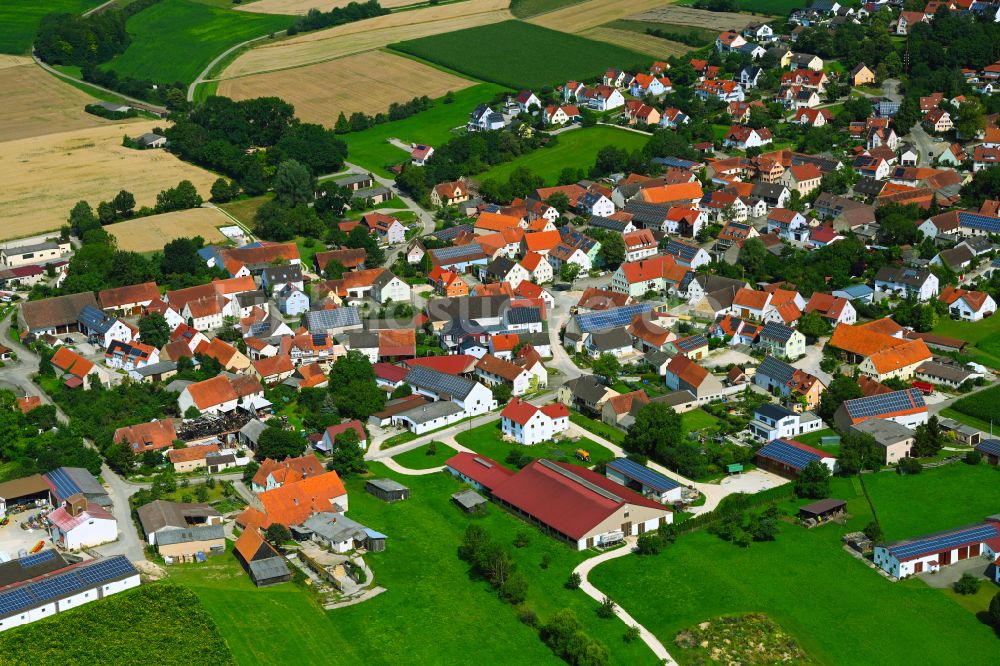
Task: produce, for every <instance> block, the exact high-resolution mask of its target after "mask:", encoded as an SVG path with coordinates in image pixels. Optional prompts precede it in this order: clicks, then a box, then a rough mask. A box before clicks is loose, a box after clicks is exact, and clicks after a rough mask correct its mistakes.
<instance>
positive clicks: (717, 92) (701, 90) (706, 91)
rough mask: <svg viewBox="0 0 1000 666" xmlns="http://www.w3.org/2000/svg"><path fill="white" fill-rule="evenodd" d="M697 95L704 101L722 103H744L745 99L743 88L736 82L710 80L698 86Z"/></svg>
mask: <svg viewBox="0 0 1000 666" xmlns="http://www.w3.org/2000/svg"><path fill="white" fill-rule="evenodd" d="M695 94H696V95H697V96H698V97H700V98H701V99H702V101H706V102H707V101H708V100H709V99H717V100H719V101H720V102H725V103H727V104H728V103H729V102H742V101H743V99H744V97H745V92H744V90H743V86H741V85H740V84H739V83H737V82H736V81H724V80H718V79H708V80H706V81H702V82H701V83H700V84H698V87H697V88H696V89H695Z"/></svg>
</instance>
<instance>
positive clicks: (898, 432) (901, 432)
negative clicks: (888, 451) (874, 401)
mask: <svg viewBox="0 0 1000 666" xmlns="http://www.w3.org/2000/svg"><path fill="white" fill-rule="evenodd" d="M851 429H852V430H856V431H857V432H861V433H867V434H869V435H871V436H872V437H874V438H875V443H876V444H878V445H879V446H885V447H888V446H892V445H893V444H898V443H899V442H902V441H905V440H907V439H910V438H911V437H913V431H912V430H911V429H909V428H907V427H906V426H905V425H903V424H901V423H896V422H895V421H890V420H888V419H867V420H865V421H862V422H861V423H855V424H854V425H852V426H851Z"/></svg>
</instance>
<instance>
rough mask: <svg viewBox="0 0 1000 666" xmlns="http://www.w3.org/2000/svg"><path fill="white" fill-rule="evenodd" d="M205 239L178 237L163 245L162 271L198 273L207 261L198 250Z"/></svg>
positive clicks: (165, 272)
mask: <svg viewBox="0 0 1000 666" xmlns="http://www.w3.org/2000/svg"><path fill="white" fill-rule="evenodd" d="M203 244H204V240H203V239H202V238H201V237H200V236H197V237H195V238H177V239H174V240H172V241H170V242H169V243H167V244H166V245H164V246H163V258H162V259H160V271H161V272H162V273H163V274H164V275H197V274H198V273H200V272H201V271H202V270H203V269H204V267H205V263H204V262H203V261H202V259H201V257H199V256H198V250H200V249H201V246H202V245H203Z"/></svg>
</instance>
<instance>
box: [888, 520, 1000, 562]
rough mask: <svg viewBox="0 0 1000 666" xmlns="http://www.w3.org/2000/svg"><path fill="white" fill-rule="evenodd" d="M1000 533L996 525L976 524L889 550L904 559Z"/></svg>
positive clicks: (905, 543) (897, 557)
mask: <svg viewBox="0 0 1000 666" xmlns="http://www.w3.org/2000/svg"><path fill="white" fill-rule="evenodd" d="M998 534H1000V530H998V529H997V527H996V526H994V525H976V526H974V527H970V528H967V529H964V530H958V531H955V532H951V533H950V534H940V535H937V536H933V537H926V538H923V539H914V540H913V541H907V542H904V543H901V544H899V545H896V546H891V547H890V548H889V552H890V553H892V554H893V555H894V556H895V557H896V559H899V560H903V559H906V558H909V557H914V556H916V555H922V554H924V553H933V552H936V551H941V550H947V549H949V548H954V547H956V546H960V545H962V544H965V543H971V542H975V541H986V540H987V539H992V538H994V537H996V536H997V535H998Z"/></svg>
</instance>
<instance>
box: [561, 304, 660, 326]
mask: <svg viewBox="0 0 1000 666" xmlns="http://www.w3.org/2000/svg"><path fill="white" fill-rule="evenodd" d="M652 310H653V305H652V304H651V303H636V304H634V305H624V306H622V307H620V308H609V309H607V310H600V311H598V312H587V313H585V314H579V315H577V316H576V324H577V326H579V327H580V331H581V332H582V333H592V332H593V331H601V330H604V329H606V328H615V327H616V326H628V325H629V324H631V323H632V320H633V319H634V318H635V316H636V315H639V314H645V313H647V312H652Z"/></svg>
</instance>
